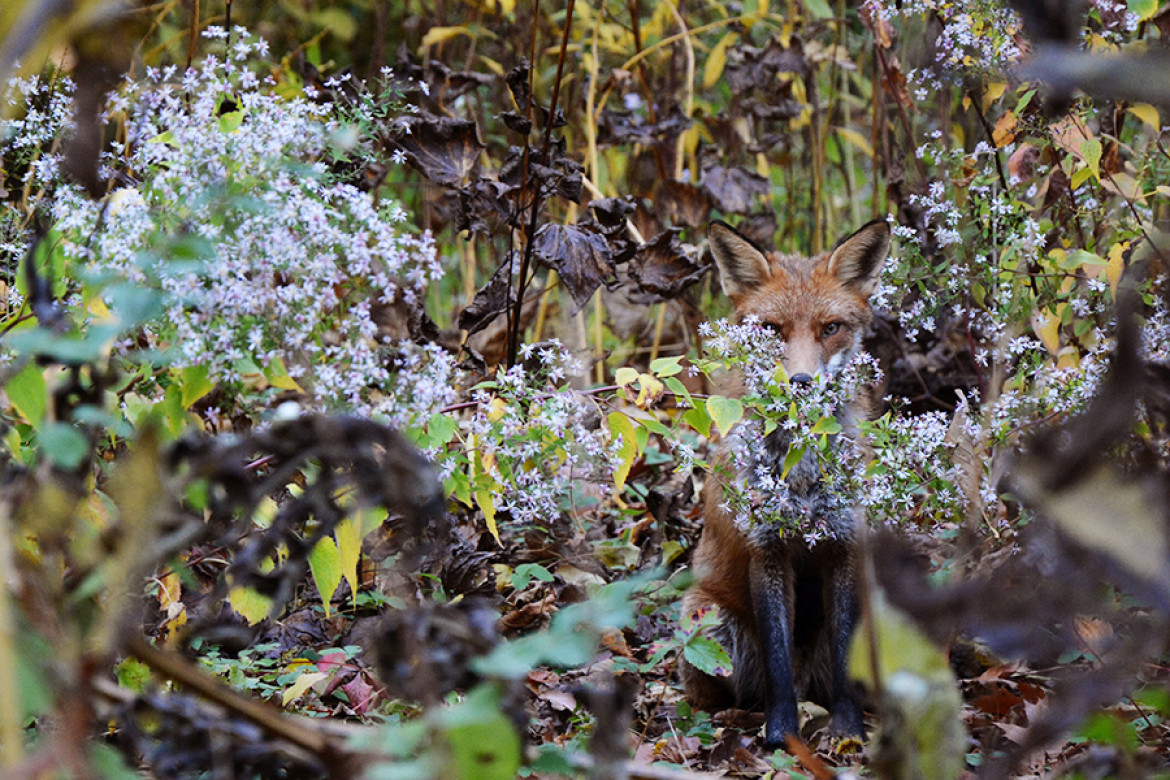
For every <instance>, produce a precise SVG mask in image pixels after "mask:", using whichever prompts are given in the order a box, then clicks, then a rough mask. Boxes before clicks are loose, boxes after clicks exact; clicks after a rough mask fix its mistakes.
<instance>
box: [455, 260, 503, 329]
mask: <svg viewBox="0 0 1170 780" xmlns="http://www.w3.org/2000/svg"><path fill="white" fill-rule="evenodd" d="M510 259H511V256H510V255H509V260H510ZM511 276H512V263H511V262H510V261H505V262H504V263H502V264H501V265H500V267H499V268H497V269H496V272H495V273H494V274H492V278H491V279H488V282H487V284H485V285H484V286H483V287H481V288H480V289H479V292H477V293H476V294H475V297H474V298H472V299H471V303H469V304H467V308H465V309H464V310H463V311H461V312H460V313H459V328H460V329H461V330H465V331H467V333H468V335H471V334H472V333H477V332H479V331H481V330H483V329H484V328H486V327H487V326H488V324H489V323H490V322H491V321H492V320H493V319H495V318H496V316H497V315H499V314H501V313H503V312H505V311H507V310H508V306H509V305H510V304H512V303H515V301H516V288H515V287H513V286H512V284H511Z"/></svg>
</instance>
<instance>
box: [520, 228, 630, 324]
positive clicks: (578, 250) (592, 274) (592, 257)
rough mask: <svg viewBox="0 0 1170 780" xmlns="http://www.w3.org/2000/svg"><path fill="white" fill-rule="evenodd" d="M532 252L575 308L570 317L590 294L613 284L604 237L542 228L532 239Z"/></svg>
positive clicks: (610, 261)
mask: <svg viewBox="0 0 1170 780" xmlns="http://www.w3.org/2000/svg"><path fill="white" fill-rule="evenodd" d="M533 241H534V243H533V247H532V249H533V251H534V252H535V253H536V256H537V257H538V258H539V259H540V261H541V262H542V263H544V264H545V265H547V266H548V267H549V268H553V269H555V270H556V272H557V273H558V274H560V277H561V281H562V282H564V284H565V287H567V288H568V289H569V294H570V295H572V296H573V300H574V301H575V302H576V304H577V308H576V309H575V310H574V313H576V312H577V311H580V310H581V307H582V306H584V305H585V304H586V303H588V302H589V298H590V296H592V295H593V292H594V291H595V290H596V289H597V288H598V287H600V286H601V285H602V284H605V285H606V286H607V287H610V286H612V285H613V284H614V282H615V279H614V270H613V260H612V255H611V253H610V250H609V244H608V243H607V242H606V240H605V237H604V236H602V235H600V234H599V233H594V232H593V231H591V230H586V229H584V228H581V227H578V226H576V225H553V224H546V225H544V226H543V227H542V228H541V229H540V230H539V231H537V233H536V237H535V238H534V239H533Z"/></svg>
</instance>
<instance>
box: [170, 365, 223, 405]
mask: <svg viewBox="0 0 1170 780" xmlns="http://www.w3.org/2000/svg"><path fill="white" fill-rule="evenodd" d="M210 374H211V370H210V369H209V368H208V367H207V365H206V364H200V365H197V366H187V367H186V368H181V369H179V387H181V388H182V390H183V394H182V402H183V408H184V409H190V408H191V404H193V403H195V402H196V401H198V400H199V399H200V398H202V397H203V396H205V395H207V394H208V393H210V392H211V391H212V390H214V389H215V384H214V383H213V382H212V381H211V380H210V379H209V378H208V377H209V376H210Z"/></svg>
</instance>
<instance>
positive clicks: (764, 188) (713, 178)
mask: <svg viewBox="0 0 1170 780" xmlns="http://www.w3.org/2000/svg"><path fill="white" fill-rule="evenodd" d="M700 186H701V187H702V188H703V192H704V193H706V195H707V197H708V198H710V199H711V202H712V203H714V204H715V206H716V208H718V209H719V210H720V211H722V212H723V213H724V214H749V213H751V211H752V210H753V208H754V207H755V202H756V198H757V197H763V196H765V195H767V194H768V193H769V192H771V191H772V185H771V183H770V182H769V181H768V180H767V179H765V178H764V177H763V176H761V175H760V174H758V173H756V172H755V171H752V170H748V169H747V168H744V167H743V166H736V167H734V168H724V167H723V166H721V165H715V166H712V167H710V168H706V169H704V170H703V180H702V181H701V182H700Z"/></svg>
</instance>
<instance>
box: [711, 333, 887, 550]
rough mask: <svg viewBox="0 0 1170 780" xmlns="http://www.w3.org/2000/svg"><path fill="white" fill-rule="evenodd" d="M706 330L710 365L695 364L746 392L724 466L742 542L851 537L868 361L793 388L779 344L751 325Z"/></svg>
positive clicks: (870, 370) (871, 367)
mask: <svg viewBox="0 0 1170 780" xmlns="http://www.w3.org/2000/svg"><path fill="white" fill-rule="evenodd" d="M703 332H704V334H705V337H706V344H707V346H708V348H709V350H710V354H711V360H710V361H707V362H700V364H699V365H700V366H701V367H702V368H703V369H704V370H706V371H708V372H711V371H713V370H725V371H732V372H734V373H735V375H736V376H738V377H739V379H740V380H741V381H742V383H743V388H744V397H743V400H742V404H743V407H744V408H745V410H746V413H745V417H744V419H743V421H742V422H740V423H739V424H738V425H736V427H735V428H734V429H733V430H732V431H731V432H730V434H729V437H728V439H729V440H728V443H727V445H726V447H725V451H726V453H727V462H726V464H723V466H722V468H723V470H724V471H725V472H726V473H725V479H726V484H727V486H728V488H727V490H726V491H725V495H726V500H727V509H728V511H730V512H731V513H732V514H733V515H734V517H735V518H736V522H737V524H739V525H740V526H741V527H742V528H743V530H744V532H745V533H747V534H748V536H749V538H753V537H764V536H767V535H771V534H775V533H776V532H777V531H779V532H780V533H798V534H800V535H801V536H802V537H803V538H804V539H805V540H806V541H807V542H809V543H813V542H816V541H818V540H820V539H824V538H834V537H847V536H849V535H851V534H852V533H853V530H854V524H855V522H856V520H855V517H854V512H853V505H854V502H853V500H852V498H851V495H852V488H853V486H854V485H855V484H856V483H857V481H858V479H859V477H860V469H861V468H862V467H863V465H864V463H863V458H862V457H861V450H860V448H859V447H858V446H857V442H856V433H857V428H856V425H857V422H858V417H859V416H860V415H859V413H858V408H857V404H856V401H857V399H858V397H859V396H860V395H861V394H862V393H863V392H865V390H866V388H867V387H868V386H870V385H872V384H873V383H874V382H876V381H877V380H878V376H879V375H880V371H879V370H878V368H877V364H876V362H875V361H874V359H873V358H872V357H870V356H869V355H867V354H865V353H863V352H859V353H857V354H855V355H853V356H852V358H851V359H850V360H849V361H848V362H847V363H846V364H845V366H844V367H843V368H842V369H841V370H840V371H839V372H837V373H836V374H834V375H832V376H828V375H823V374H822V375H819V376H817V377H815V378H814V380H813V382H811V383H810V384H808V385H800V386H797V385H792V384H790V383H789V382H788V379H787V376H786V375H785V372H784V370H783V367H782V365H781V363H780V360H781V359H782V357H783V354H784V344H783V342H782V341H781V340H780V338H779V337H778V336H776V335H775V334H774V333H773V332H772V331H771V330H769V329H767V328H764V327H761V326H760V325H759V323H758V322H757V321H755V320H754V319H752V318H748V319H747V320H745V321H744V322H742V323H740V324H733V323H728V322H725V321H721V322H716V323H708V324H707V325H706V326H704V329H703Z"/></svg>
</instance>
